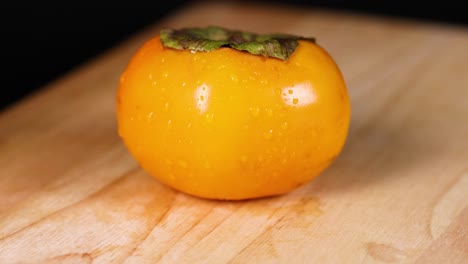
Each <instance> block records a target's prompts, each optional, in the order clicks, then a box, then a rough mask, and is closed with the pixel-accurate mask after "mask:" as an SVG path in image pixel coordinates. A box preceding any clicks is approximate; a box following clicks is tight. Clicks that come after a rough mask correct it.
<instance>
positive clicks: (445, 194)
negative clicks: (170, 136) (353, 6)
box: [0, 3, 468, 263]
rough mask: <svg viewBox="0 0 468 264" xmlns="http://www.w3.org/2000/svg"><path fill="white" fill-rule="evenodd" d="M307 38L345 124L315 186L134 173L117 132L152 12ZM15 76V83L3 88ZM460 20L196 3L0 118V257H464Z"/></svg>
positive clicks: (467, 139) (465, 48) (467, 163)
mask: <svg viewBox="0 0 468 264" xmlns="http://www.w3.org/2000/svg"><path fill="white" fill-rule="evenodd" d="M214 24H216V25H221V26H227V27H231V28H238V29H245V30H252V31H257V32H265V33H266V32H272V31H274V32H286V33H292V34H301V35H310V36H316V37H317V38H318V42H319V43H320V44H321V45H322V46H323V47H325V48H326V49H327V50H328V51H329V52H330V54H331V55H332V56H333V57H334V58H335V59H336V61H337V63H338V65H339V66H340V68H341V69H342V71H343V74H344V76H345V79H346V82H347V84H348V86H349V92H350V96H351V100H352V110H353V111H352V124H351V129H350V133H349V137H348V140H347V143H346V146H345V149H344V150H343V152H342V154H341V155H340V157H339V158H338V159H337V160H336V162H335V163H334V164H333V166H332V167H330V168H329V169H328V170H327V171H325V172H324V173H323V174H322V175H321V176H320V177H318V178H317V179H316V180H315V181H313V182H312V183H310V184H308V185H306V186H304V187H302V188H300V189H297V190H296V191H294V192H292V193H290V194H288V195H284V196H280V197H276V198H271V199H262V200H253V201H247V202H216V201H208V200H202V199H197V198H194V197H191V196H187V195H184V194H181V193H178V192H175V191H173V190H171V189H169V188H167V187H165V186H163V185H161V184H160V183H158V182H157V181H156V180H154V179H153V178H151V177H149V176H148V175H147V174H145V173H144V172H142V170H141V169H140V168H139V167H138V165H137V164H136V163H135V161H134V160H133V159H132V158H131V156H130V155H129V154H128V152H127V151H126V149H125V148H124V146H123V145H122V143H121V141H120V139H119V138H118V136H117V133H116V120H115V109H114V108H115V103H114V100H115V92H116V88H117V84H118V79H119V75H120V73H121V72H122V71H123V69H124V67H125V66H126V63H127V62H128V60H129V59H130V56H131V55H132V54H133V53H134V52H135V51H136V49H137V48H138V47H139V46H140V45H141V44H142V43H143V42H144V41H145V40H147V39H148V38H150V37H152V36H153V35H155V34H157V32H158V29H159V28H160V27H161V26H163V25H170V26H175V27H182V26H203V25H214ZM4 88H6V89H10V88H11V89H14V87H4ZM467 98H468V31H467V30H466V28H456V27H452V26H447V25H434V24H423V23H416V22H411V21H401V20H390V19H385V18H377V17H363V16H358V15H351V14H339V13H331V12H327V11H323V10H306V9H293V8H284V7H274V6H273V7H267V6H255V5H248V6H243V5H239V4H237V5H235V4H226V3H224V4H223V3H219V4H215V3H211V4H195V5H193V6H189V7H186V8H184V9H182V10H179V11H178V12H176V13H174V14H171V15H170V16H168V17H167V18H166V19H165V20H163V21H159V22H157V23H156V25H155V26H153V27H150V28H148V29H147V30H146V31H144V32H142V33H141V34H139V35H137V36H135V37H134V38H132V39H130V40H128V41H127V42H125V43H122V44H121V45H119V46H118V47H116V48H114V49H112V50H110V51H109V52H107V53H105V54H103V55H102V56H100V57H99V58H96V59H95V60H93V61H91V62H89V63H87V64H85V65H83V66H81V67H79V68H78V69H76V70H75V71H73V72H72V73H70V74H67V75H66V76H64V77H63V78H61V79H59V80H57V81H55V82H53V83H51V84H50V85H48V87H46V88H45V89H44V90H41V91H40V92H39V93H37V94H35V95H34V96H31V97H29V98H27V99H26V100H24V101H22V102H21V103H19V104H17V105H15V106H14V107H11V108H9V109H8V110H6V111H4V112H3V113H1V115H0V168H1V169H0V263H122V262H125V263H468V102H467Z"/></svg>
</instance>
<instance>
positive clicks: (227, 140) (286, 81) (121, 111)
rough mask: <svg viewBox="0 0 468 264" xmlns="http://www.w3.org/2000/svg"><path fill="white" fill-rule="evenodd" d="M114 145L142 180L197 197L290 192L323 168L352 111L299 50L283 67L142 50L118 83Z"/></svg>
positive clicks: (315, 55) (311, 47)
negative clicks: (118, 143) (119, 142)
mask: <svg viewBox="0 0 468 264" xmlns="http://www.w3.org/2000/svg"><path fill="white" fill-rule="evenodd" d="M117 117H118V127H119V135H120V136H121V137H122V139H123V141H124V143H125V145H126V147H127V148H128V149H129V151H130V152H131V154H132V155H133V156H134V157H135V159H136V160H137V161H138V162H139V164H140V165H141V166H142V168H143V169H144V170H146V171H147V172H148V173H149V174H151V175H152V176H154V177H155V178H157V179H159V180H160V181H161V182H163V183H165V184H167V185H169V186H171V187H173V188H175V189H178V190H181V191H183V192H186V193H189V194H193V195H196V196H200V197H206V198H215V199H247V198H256V197H263V196H270V195H276V194H282V193H285V192H288V191H290V190H292V189H294V188H296V187H297V186H299V185H301V184H304V183H307V182H308V181H310V180H312V179H313V178H314V177H316V176H317V175H318V174H319V173H320V172H322V171H323V170H324V169H325V168H327V167H328V166H329V165H330V164H331V163H332V161H333V160H334V158H336V157H337V155H338V154H339V153H340V151H341V149H342V147H343V145H344V142H345V139H346V135H347V131H348V126H349V121H350V104H349V98H348V94H347V91H346V86H345V83H344V81H343V78H342V76H341V73H340V71H339V69H338V67H337V66H336V64H335V62H334V61H333V59H332V58H331V57H330V56H329V55H328V54H327V53H326V52H325V51H324V50H323V49H322V48H321V47H319V46H318V45H316V44H314V43H311V42H307V41H299V46H298V47H297V49H296V51H295V52H294V54H293V55H292V56H291V57H290V58H289V59H288V60H286V61H283V60H279V59H275V58H267V57H262V56H256V55H251V54H249V53H247V52H241V51H237V50H233V49H230V48H220V49H217V50H214V51H211V52H191V51H181V50H173V49H168V48H164V47H163V46H162V44H161V41H160V39H159V37H155V38H153V39H151V40H149V41H148V42H147V43H145V44H144V45H143V46H142V47H141V48H140V49H139V50H138V51H137V53H136V54H135V55H134V57H133V58H132V60H131V61H130V63H129V65H128V67H127V68H126V70H125V71H124V73H123V74H122V76H121V80H120V86H119V90H118V98H117Z"/></svg>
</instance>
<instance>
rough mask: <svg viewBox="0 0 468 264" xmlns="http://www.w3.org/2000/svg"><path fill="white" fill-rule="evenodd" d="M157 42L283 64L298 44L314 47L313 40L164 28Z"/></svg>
mask: <svg viewBox="0 0 468 264" xmlns="http://www.w3.org/2000/svg"><path fill="white" fill-rule="evenodd" d="M160 38H161V43H162V44H163V46H164V47H166V48H172V49H178V50H191V51H205V52H209V51H213V50H216V49H219V48H221V47H228V48H232V49H235V50H239V51H246V52H248V53H250V54H254V55H262V56H265V57H272V58H277V59H281V60H287V59H288V58H289V57H290V56H291V55H292V54H293V53H294V51H295V50H296V48H297V46H298V44H299V43H298V40H307V41H311V42H314V43H315V39H314V38H305V37H299V36H294V35H287V34H266V35H261V34H255V33H251V32H244V31H237V30H229V29H225V28H222V27H214V26H210V27H205V28H183V29H179V30H175V29H169V28H164V29H162V30H161V32H160Z"/></svg>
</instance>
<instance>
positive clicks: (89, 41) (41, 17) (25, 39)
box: [0, 0, 468, 111]
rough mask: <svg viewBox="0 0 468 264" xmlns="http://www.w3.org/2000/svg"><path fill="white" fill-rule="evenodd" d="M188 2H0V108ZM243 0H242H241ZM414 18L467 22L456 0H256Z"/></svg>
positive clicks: (174, 0)
mask: <svg viewBox="0 0 468 264" xmlns="http://www.w3.org/2000/svg"><path fill="white" fill-rule="evenodd" d="M189 2H190V1H182V0H171V1H168V3H166V4H164V5H161V4H158V3H155V2H152V4H149V5H148V4H142V3H136V2H132V1H128V3H127V4H126V6H117V5H115V4H113V5H111V6H106V7H95V6H92V7H89V6H88V7H84V6H83V7H80V8H77V7H65V6H62V7H60V6H54V7H46V6H40V7H32V6H28V7H5V6H4V7H2V8H1V11H0V12H1V13H0V29H1V31H0V34H1V36H2V38H1V41H0V42H1V44H0V45H1V46H0V48H1V49H0V51H1V62H2V65H3V67H2V74H1V76H2V80H1V96H0V111H1V110H4V109H6V108H7V107H8V106H10V105H12V104H14V103H15V102H17V101H18V100H20V99H22V98H24V97H25V96H27V95H28V94H31V93H32V92H33V91H36V90H37V89H39V88H40V87H42V86H43V85H45V84H46V83H48V82H50V81H52V80H54V79H55V78H57V77H59V76H60V75H62V74H64V73H66V72H67V71H69V70H71V69H72V68H73V67H75V66H77V65H79V64H81V63H83V62H85V61H87V60H89V59H90V58H92V57H94V56H96V55H98V54H99V53H101V52H103V51H105V50H107V49H109V48H110V47H112V46H114V45H116V44H117V43H119V42H120V41H123V40H124V39H126V38H128V37H129V36H131V35H132V34H135V33H136V32H138V31H140V30H142V29H143V28H144V27H145V26H148V25H150V24H152V23H154V22H156V21H157V20H158V19H161V18H163V17H164V16H166V15H168V14H170V12H172V11H174V10H176V9H177V8H180V7H181V6H183V5H184V4H187V3H189ZM239 2H241V1H239ZM245 2H252V1H245ZM257 2H261V3H264V4H271V3H273V4H282V5H296V6H304V7H322V8H330V9H338V10H341V11H342V10H344V11H353V12H359V13H370V14H378V15H385V16H393V17H401V18H406V19H408V18H410V19H416V20H422V21H430V22H437V23H445V24H454V25H458V26H462V27H465V26H466V25H468V15H467V12H466V11H467V10H466V8H462V5H461V2H462V1H460V3H457V2H454V1H452V2H451V1H435V2H433V3H428V1H421V2H420V3H417V2H412V1H370V0H369V1H363V0H361V1H359V0H341V1H340V0H322V1H320V0H319V1H298V0H289V1H257Z"/></svg>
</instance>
